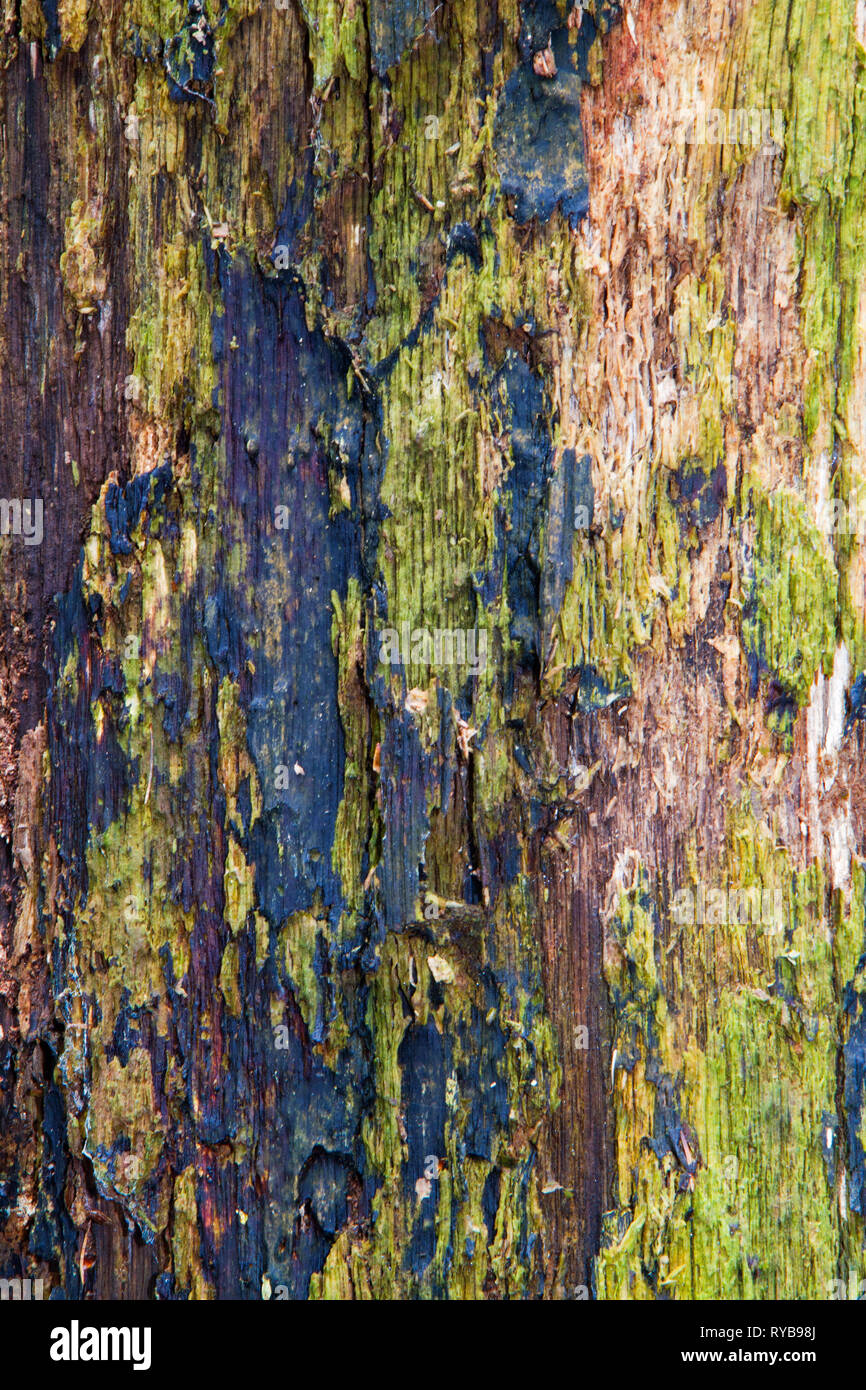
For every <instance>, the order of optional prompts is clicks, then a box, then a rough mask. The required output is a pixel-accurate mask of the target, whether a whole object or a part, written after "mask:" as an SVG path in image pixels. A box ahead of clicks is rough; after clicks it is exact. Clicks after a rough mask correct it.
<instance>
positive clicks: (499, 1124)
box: [457, 990, 510, 1159]
mask: <svg viewBox="0 0 866 1390" xmlns="http://www.w3.org/2000/svg"><path fill="white" fill-rule="evenodd" d="M494 993H495V991H492V990H488V995H489V997H490V999H491V1006H493V1004H494V1000H493V995H494ZM498 1002H499V1001H498V999H496V1000H495V1004H497V1005H498ZM485 1020H486V1015H485V1014H483V1013H481V1012H479V1011H478V1010H477V1009H475V1008H473V1010H472V1016H471V1019H470V1022H469V1025H468V1027H466V1026H463V1027H461V1030H460V1032H461V1041H462V1052H463V1057H464V1060H463V1061H462V1062H461V1063H460V1065H459V1067H458V1071H457V1084H458V1087H459V1093H460V1099H461V1103H464V1104H467V1105H468V1107H469V1115H468V1118H467V1121H466V1126H465V1128H464V1130H463V1135H462V1142H463V1145H464V1146H465V1151H466V1153H467V1154H469V1155H472V1156H473V1157H475V1158H486V1159H492V1158H494V1157H495V1152H496V1147H497V1144H498V1141H499V1138H500V1137H501V1135H502V1134H503V1133H504V1132H505V1131H506V1130H507V1128H508V1114H509V1109H510V1102H509V1099H508V1074H507V1070H506V1057H505V1049H506V1038H505V1034H504V1033H503V1031H502V1029H501V1027H500V1026H499V1020H498V1017H497V1018H496V1019H494V1021H493V1022H492V1023H489V1024H488V1023H487V1022H486V1021H485Z"/></svg>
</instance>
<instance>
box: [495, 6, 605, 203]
mask: <svg viewBox="0 0 866 1390" xmlns="http://www.w3.org/2000/svg"><path fill="white" fill-rule="evenodd" d="M601 9H602V16H603V17H602V20H601V29H602V31H603V32H604V31H605V30H606V29H607V27H609V24H610V23H612V22H613V20H614V19H615V18H617V17H618V14H619V9H618V7H617V6H602V7H601ZM521 21H522V22H521V31H520V38H519V43H518V49H519V52H520V55H521V58H522V63H521V66H519V67H518V68H516V69H515V70H514V72H513V73H512V74H511V76H510V77H509V79H508V81H507V82H506V84H505V87H504V89H503V91H502V93H501V95H500V97H499V101H498V103H497V107H496V116H495V120H494V128H493V144H494V150H495V153H496V159H497V163H498V165H499V174H500V178H501V182H502V192H503V193H504V194H505V195H506V196H507V197H511V198H514V200H515V209H514V215H515V218H516V220H517V221H518V222H528V221H529V220H530V219H531V218H533V217H537V218H538V220H539V221H540V222H546V221H547V220H548V218H549V217H550V216H551V214H552V212H553V210H554V208H555V207H556V206H557V204H559V206H560V207H561V208H562V211H563V213H564V214H565V216H566V217H567V218H568V220H569V223H570V224H571V226H572V227H575V226H576V225H577V224H578V222H579V221H580V220H581V218H583V217H584V216H585V215H586V213H587V211H588V208H589V183H588V180H587V175H586V164H585V156H584V144H583V126H582V124H581V118H580V93H581V88H582V86H583V82H584V81H585V80H586V78H587V76H588V56H589V50H590V48H591V47H592V44H593V42H594V41H595V38H596V35H597V33H598V29H597V27H596V23H595V20H594V19H593V17H592V15H590V14H588V13H587V12H586V11H584V13H583V18H582V22H581V26H580V30H579V31H578V32H577V33H576V34H575V33H574V31H572V30H569V28H568V26H567V25H566V24H563V22H562V18H561V16H560V14H559V11H558V9H557V7H556V6H555V5H554V4H552V3H550V0H535V3H530V4H524V5H522V6H521ZM548 45H549V47H550V49H551V50H552V52H553V57H554V61H555V65H556V76H555V77H541V76H539V75H538V74H537V73H536V72H535V71H534V68H533V59H534V58H535V56H536V55H537V54H538V53H540V52H542V51H543V50H546V49H547V48H548Z"/></svg>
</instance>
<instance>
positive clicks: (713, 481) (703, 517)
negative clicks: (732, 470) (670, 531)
mask: <svg viewBox="0 0 866 1390" xmlns="http://www.w3.org/2000/svg"><path fill="white" fill-rule="evenodd" d="M673 476H674V478H675V479H676V483H677V492H678V496H677V498H676V507H677V510H678V512H679V514H680V517H681V519H682V520H683V522H684V523H685V524H686V525H687V526H698V527H700V526H707V525H709V524H710V522H712V521H715V520H716V518H717V517H718V515H719V513H720V512H721V510H722V508H723V507H724V505H725V501H726V498H727V492H728V478H727V473H726V472H725V465H724V464H723V463H718V464H717V465H716V466H715V468H713V469H711V470H710V472H706V470H705V469H704V468H702V467H701V464H700V462H699V460H697V459H686V460H685V461H684V462H683V463H681V464H680V466H679V468H678V469H677V470H676V472H675V473H674V475H673Z"/></svg>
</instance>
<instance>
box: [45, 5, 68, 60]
mask: <svg viewBox="0 0 866 1390" xmlns="http://www.w3.org/2000/svg"><path fill="white" fill-rule="evenodd" d="M40 2H41V6H42V14H43V16H44V18H45V38H44V40H43V42H44V46H45V51H46V53H47V54H48V58H49V61H50V62H53V61H54V59H55V58H56V57H57V54H58V53H59V52H60V49H61V47H62V45H63V37H62V35H61V32H60V17H59V9H60V6H59V4H58V0H40Z"/></svg>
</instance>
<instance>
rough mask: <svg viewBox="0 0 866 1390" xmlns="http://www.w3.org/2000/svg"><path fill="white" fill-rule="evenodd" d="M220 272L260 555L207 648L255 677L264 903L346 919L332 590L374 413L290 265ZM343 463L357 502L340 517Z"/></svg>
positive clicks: (254, 555) (240, 469)
mask: <svg viewBox="0 0 866 1390" xmlns="http://www.w3.org/2000/svg"><path fill="white" fill-rule="evenodd" d="M221 273H222V279H223V282H224V283H223V302H224V306H225V315H224V319H225V323H224V330H225V337H226V339H227V340H228V341H231V340H232V339H233V340H234V341H235V342H236V343H237V348H236V349H235V350H232V351H228V352H226V353H225V356H224V359H223V364H222V365H223V371H224V382H225V387H224V390H225V403H226V418H227V420H228V421H229V422H230V424H229V427H228V429H227V431H226V448H227V455H228V470H229V481H228V486H229V499H228V500H229V504H230V505H233V506H234V508H235V509H236V510H237V511H238V512H239V513H240V514H241V515H242V516H243V518H244V530H245V534H246V537H247V540H246V547H247V553H248V563H247V569H246V572H245V573H243V574H241V575H240V576H239V577H238V579H237V580H236V581H234V582H233V583H232V584H231V586H229V585H228V583H227V582H226V581H224V582H223V588H222V592H218V593H216V594H209V595H208V597H207V599H206V600H205V604H204V610H205V628H206V632H207V640H208V648H209V651H210V653H211V656H212V658H213V659H214V660H215V662H216V663H217V664H218V665H222V664H224V663H227V664H228V667H229V669H233V670H236V671H240V672H241V673H242V674H244V687H243V692H244V693H243V696H242V705H243V707H244V712H245V715H246V721H247V741H248V745H249V750H250V753H251V755H252V757H253V760H254V762H255V765H256V769H257V772H258V778H259V784H260V787H261V793H262V800H263V814H262V816H261V818H260V819H259V821H258V822H257V823H256V825H255V826H254V828H253V831H252V835H251V839H250V846H249V848H250V852H251V853H252V855H253V858H254V861H255V864H256V887H257V891H258V895H259V901H260V904H261V906H262V908H263V909H264V911H265V912H266V913H267V915H268V917H269V919H270V920H271V921H273V922H280V921H283V920H284V919H285V918H286V917H287V916H288V915H290V914H291V913H293V912H296V911H298V910H300V909H308V908H310V907H311V906H312V903H313V898H314V896H315V894H316V893H317V892H319V893H321V895H322V897H323V899H324V902H325V903H326V904H327V905H328V909H329V910H330V912H331V914H332V917H333V920H334V921H336V919H337V917H338V915H339V913H340V912H341V911H342V909H343V906H344V903H343V897H342V887H341V884H340V882H339V878H338V876H337V874H336V872H335V870H334V868H333V866H332V862H331V850H332V846H333V841H334V832H335V826H336V817H337V811H338V809H339V805H340V801H341V799H342V795H343V767H344V762H345V751H344V743H343V729H342V724H341V722H340V717H339V711H338V703H337V663H336V658H335V656H334V653H333V648H332V640H331V624H332V614H333V609H332V603H331V594H332V592H336V593H337V594H338V595H339V596H340V597H341V598H345V595H346V593H347V589H348V584H349V581H350V579H352V578H355V579H358V580H360V576H361V569H362V556H361V548H362V540H361V525H360V517H361V508H360V493H361V486H360V472H361V457H360V456H361V453H362V450H363V449H364V447H365V444H364V439H365V429H366V422H365V415H364V410H365V407H364V402H363V400H362V397H361V393H360V391H359V390H355V392H354V394H353V396H352V398H350V397H349V395H348V391H347V376H349V375H350V374H351V373H350V368H351V357H350V355H349V353H348V351H347V349H346V348H345V347H344V346H343V345H342V344H341V343H339V342H338V341H336V340H332V339H326V338H325V336H324V335H323V334H322V333H321V332H318V331H316V332H313V333H310V332H308V330H307V323H306V316H305V310H304V305H303V300H302V297H301V292H300V287H299V284H298V282H297V280H296V278H295V277H294V276H293V275H291V274H285V275H280V276H277V277H273V278H268V279H265V278H264V277H262V276H261V275H260V274H259V273H258V271H256V270H255V269H253V268H252V267H251V266H250V264H249V263H248V262H247V261H245V260H244V259H242V258H239V259H238V260H236V261H232V262H230V263H225V264H223V265H222V266H221ZM251 437H254V438H255V440H256V443H257V448H256V451H255V456H254V457H251V454H250V450H249V447H248V444H249V440H250V438H251ZM337 470H339V473H340V474H342V476H345V477H346V479H347V482H348V484H349V489H350V493H351V497H352V507H351V510H350V511H348V512H347V511H341V512H340V513H339V514H337V515H336V516H334V517H331V516H330V515H329V512H330V505H331V499H330V481H329V480H330V476H332V475H333V473H334V472H336V471H337ZM277 595H278V596H279V601H278V603H275V604H274V606H273V607H272V606H271V601H272V600H273V599H274V598H275V597H276V596H277ZM265 632H267V633H268V634H269V641H268V643H267V645H266V644H265V643H264V642H263V641H261V640H260V637H261V634H263V633H265ZM250 667H252V668H253V669H252V672H251V673H250Z"/></svg>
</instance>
